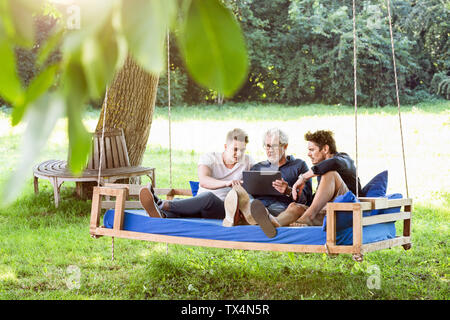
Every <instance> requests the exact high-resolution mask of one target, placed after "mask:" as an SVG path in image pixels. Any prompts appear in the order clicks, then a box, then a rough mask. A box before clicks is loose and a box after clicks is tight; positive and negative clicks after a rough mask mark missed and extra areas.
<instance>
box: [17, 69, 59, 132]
mask: <svg viewBox="0 0 450 320" xmlns="http://www.w3.org/2000/svg"><path fill="white" fill-rule="evenodd" d="M57 70H58V65H52V66H49V67H48V68H47V69H45V70H44V71H42V72H41V73H40V74H39V75H38V76H36V77H35V78H34V79H33V81H31V83H30V85H29V86H28V88H27V89H26V91H25V101H24V103H23V104H20V105H17V106H14V108H13V111H12V125H13V126H15V125H17V124H18V123H19V122H20V121H21V120H22V117H23V115H24V113H25V111H26V109H27V108H28V107H29V104H30V103H31V102H33V101H34V100H36V99H37V98H39V97H40V96H41V95H42V94H43V93H44V92H46V91H47V90H48V89H49V88H50V87H51V86H52V85H53V84H54V80H55V74H56V71H57Z"/></svg>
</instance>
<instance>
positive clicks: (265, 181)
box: [242, 171, 282, 196]
mask: <svg viewBox="0 0 450 320" xmlns="http://www.w3.org/2000/svg"><path fill="white" fill-rule="evenodd" d="M242 175H243V180H244V184H243V185H242V186H243V187H244V189H245V190H246V191H247V192H248V193H249V194H251V195H252V196H280V195H282V193H280V192H278V191H277V190H276V189H275V188H274V187H273V186H272V182H273V181H275V180H281V172H280V171H244V172H243V173H242Z"/></svg>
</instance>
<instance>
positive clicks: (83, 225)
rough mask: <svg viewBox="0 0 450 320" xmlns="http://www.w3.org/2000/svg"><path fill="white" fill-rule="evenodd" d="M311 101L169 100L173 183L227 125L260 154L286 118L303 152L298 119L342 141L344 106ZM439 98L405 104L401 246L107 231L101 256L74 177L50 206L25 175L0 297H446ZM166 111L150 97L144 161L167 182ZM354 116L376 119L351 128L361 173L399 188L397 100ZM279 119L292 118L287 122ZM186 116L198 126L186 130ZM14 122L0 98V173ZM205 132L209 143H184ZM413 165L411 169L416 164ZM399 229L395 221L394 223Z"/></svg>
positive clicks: (3, 258) (349, 145)
mask: <svg viewBox="0 0 450 320" xmlns="http://www.w3.org/2000/svg"><path fill="white" fill-rule="evenodd" d="M315 108H316V107H314V108H313V107H311V106H307V107H305V108H303V107H301V108H300V107H297V108H294V107H286V108H280V107H279V106H278V107H276V106H256V105H255V106H244V105H233V106H224V107H216V106H207V107H189V108H173V109H172V115H173V117H174V119H175V120H174V123H173V129H174V130H173V135H174V138H173V141H172V143H173V146H174V150H173V153H172V158H173V168H172V173H173V186H176V187H182V188H187V187H188V184H187V181H188V180H189V179H196V165H195V164H196V161H197V159H198V156H199V155H200V153H201V152H203V151H205V150H209V148H216V149H219V150H220V148H222V146H223V143H222V141H221V140H217V139H221V137H222V136H223V132H224V131H225V130H226V129H227V128H229V127H232V126H234V125H239V126H242V127H245V128H248V131H249V133H250V139H251V144H249V148H248V149H249V152H250V153H251V154H252V155H253V156H254V157H255V158H257V159H259V158H260V157H261V156H262V153H261V152H260V149H261V146H260V142H259V140H260V137H259V136H258V135H259V134H260V133H261V132H260V131H259V130H262V129H264V128H265V127H267V126H269V125H272V124H275V125H280V124H286V128H287V130H288V131H289V135H290V138H291V142H290V146H289V150H290V151H291V152H292V153H294V154H295V155H296V156H298V157H301V158H304V159H305V160H306V156H305V152H304V150H303V149H302V147H303V145H302V142H301V140H303V133H304V130H306V129H314V128H315V125H316V124H317V123H320V124H325V125H330V126H333V125H334V124H335V123H339V125H335V126H334V127H332V129H333V130H334V131H335V132H336V137H337V139H338V147H340V148H341V149H342V150H345V151H347V152H349V153H352V152H353V143H354V142H353V140H352V136H351V135H350V136H349V138H348V139H346V137H347V135H348V134H351V132H352V128H351V124H352V120H353V113H352V110H350V109H351V108H348V110H347V109H345V110H344V111H338V108H337V107H333V106H331V107H326V106H320V107H319V108H317V109H320V112H317V113H315V111H314V110H315ZM223 110H225V111H226V112H225V114H224V115H223V114H222V112H221V111H223ZM236 110H238V113H237V114H238V116H236V117H235V116H234V115H235V114H236V112H234V111H236ZM449 110H450V103H449V102H445V101H444V102H442V101H439V102H437V103H435V102H432V103H428V104H422V105H418V106H416V107H415V108H413V107H405V112H404V117H403V119H404V121H405V123H404V125H405V131H406V133H407V135H406V138H407V139H408V140H407V145H406V146H407V148H406V151H407V154H408V158H407V159H408V165H409V167H408V168H409V176H408V178H409V189H410V190H409V191H410V194H411V196H412V197H413V199H414V212H413V223H412V236H413V248H412V249H411V250H408V251H405V250H403V249H402V248H401V247H400V248H393V249H391V250H382V251H377V252H373V253H369V254H367V255H366V256H365V259H364V261H363V262H362V263H357V262H354V261H353V260H352V259H351V257H350V255H340V256H338V257H336V258H330V257H327V256H326V255H323V254H292V253H278V252H257V251H242V250H229V249H214V248H202V247H191V246H181V245H168V246H167V247H166V244H162V243H149V242H144V241H137V240H127V239H115V243H114V245H115V260H114V261H111V239H110V238H107V237H103V238H100V239H92V238H91V237H90V236H89V230H88V229H89V218H90V201H81V200H78V199H76V197H75V195H74V184H73V183H67V184H64V185H63V187H62V201H61V204H60V207H59V208H58V209H55V208H54V206H53V200H52V199H53V193H52V189H51V186H50V184H49V183H48V182H46V181H43V182H41V185H40V186H41V187H40V189H41V192H40V194H39V195H34V193H33V186H32V180H31V179H30V180H29V181H28V183H27V185H26V187H25V189H24V190H23V192H22V194H21V195H20V197H19V198H18V199H17V200H16V201H15V202H14V203H13V204H11V205H10V206H8V207H6V208H5V207H0V299H296V300H297V299H364V300H365V299H444V300H447V299H449V297H450V292H449V283H448V281H449V271H450V268H449V265H450V264H449V263H450V261H449V249H448V247H449V246H448V239H449V217H450V210H449V206H450V192H449V190H450V188H449V182H448V181H449V178H450V177H449V171H448V163H449V160H450V154H449V151H448V148H447V147H445V148H442V145H441V144H440V143H443V142H444V140H445V139H447V144H448V137H449V124H450V121H449V120H450V117H449V116H450V114H449ZM166 111H167V109H159V108H158V109H157V113H156V116H155V119H154V123H153V125H152V131H151V137H150V140H149V144H148V148H147V151H146V154H145V157H144V163H143V164H144V165H146V166H154V167H155V168H156V174H157V185H158V186H160V187H167V186H168V185H169V166H168V158H169V151H168V149H167V145H166V140H165V139H166V138H164V136H165V135H166V134H167V131H166V123H167V118H165V117H164V113H165V112H166ZM227 112H228V113H227ZM98 115H99V112H98V111H96V110H90V111H89V112H88V113H87V114H86V118H85V120H86V125H87V126H88V127H89V128H93V127H94V126H95V122H96V119H97V117H98ZM364 117H366V119H365V118H364ZM361 118H362V120H361V125H364V124H365V121H367V122H368V123H370V126H365V127H361V131H362V132H364V131H367V130H371V129H373V128H384V129H385V130H384V131H383V130H379V131H377V133H376V135H371V136H365V135H364V134H363V133H361V139H362V141H360V143H361V148H360V152H361V155H360V157H361V158H360V166H361V172H360V174H361V179H362V181H363V183H364V182H367V180H368V179H369V178H370V177H371V176H372V175H373V173H376V172H377V171H379V170H380V169H382V168H388V169H389V170H390V171H389V174H390V177H389V178H390V180H389V185H390V188H391V190H390V191H397V190H400V192H403V188H404V186H403V179H402V174H401V173H402V170H400V169H401V155H399V153H398V148H399V146H398V143H396V145H395V146H390V145H389V144H387V143H386V140H389V141H390V140H392V136H396V135H398V132H396V131H395V128H394V127H393V129H389V128H390V127H389V126H388V124H390V123H391V122H392V123H395V121H396V108H394V107H390V108H387V109H386V108H385V109H378V110H375V109H373V110H372V109H367V110H364V111H363V112H361ZM288 119H289V120H292V119H298V120H296V121H294V123H291V122H289V121H288ZM212 120H214V121H212ZM212 122H214V123H212ZM297 122H298V123H297ZM311 123H312V124H311ZM193 124H196V125H200V126H201V127H202V128H204V130H205V131H202V130H199V131H195V130H194V129H195V128H193V127H192V125H193ZM299 124H300V125H299ZM349 127H350V128H349ZM65 130H66V123H65V121H63V120H62V121H61V122H59V123H58V125H57V128H56V129H55V131H54V133H53V135H52V137H51V142H50V143H49V145H48V146H47V147H46V149H45V150H43V152H42V154H41V156H40V158H39V159H38V160H37V161H41V160H45V159H48V158H58V159H65V157H66V152H67V146H66V144H67V141H66V133H65ZM208 130H209V131H208ZM297 130H298V131H299V132H298V136H296V133H297ZM415 131H416V132H415ZM21 132H23V127H17V128H11V127H10V125H9V113H8V111H7V110H5V109H2V110H1V111H0V183H2V182H4V181H5V180H6V177H7V175H8V173H9V172H10V171H11V169H12V168H14V164H15V162H16V161H17V159H18V158H19V157H20V134H21ZM183 132H184V133H185V132H190V136H189V137H188V138H186V137H185V136H186V134H184V135H183ZM205 132H208V135H206V134H205ZM197 135H200V137H197ZM209 136H211V137H209ZM203 138H204V139H211V140H212V141H213V143H212V144H207V145H203V144H201V143H199V144H195V143H194V144H191V143H190V142H192V141H191V140H198V141H201V140H202V139H203ZM366 139H367V140H366ZM214 140H215V141H214ZM347 140H348V141H347ZM369 142H370V143H369ZM425 142H426V143H425ZM366 144H370V148H369V147H367V148H366V146H365V145H366ZM387 145H388V146H387ZM439 146H441V148H439ZM394 151H395V152H396V153H395V154H394ZM415 161H419V163H418V164H416V163H415ZM308 163H309V162H308ZM424 164H425V165H424ZM418 167H420V168H421V170H420V171H419V170H416V168H418ZM398 168H400V169H398ZM393 171H394V172H393ZM395 171H400V173H396V172H395ZM428 180H431V181H428ZM144 182H146V181H144ZM397 232H398V233H401V232H402V225H401V224H400V223H398V224H397ZM167 249H168V250H167ZM166 250H167V252H166ZM69 266H76V267H77V268H78V270H79V271H80V273H79V275H80V276H79V282H77V274H76V273H71V272H70V269H68V268H69ZM374 267H378V270H379V271H380V288H379V289H376V288H372V289H370V288H369V287H368V285H367V281H370V277H371V275H372V272H373V271H372V270H373V268H374ZM70 280H74V281H75V282H74V283H75V284H78V283H79V288H78V286H75V288H72V289H69V287H71V286H70V283H69V285H68V281H69V282H70Z"/></svg>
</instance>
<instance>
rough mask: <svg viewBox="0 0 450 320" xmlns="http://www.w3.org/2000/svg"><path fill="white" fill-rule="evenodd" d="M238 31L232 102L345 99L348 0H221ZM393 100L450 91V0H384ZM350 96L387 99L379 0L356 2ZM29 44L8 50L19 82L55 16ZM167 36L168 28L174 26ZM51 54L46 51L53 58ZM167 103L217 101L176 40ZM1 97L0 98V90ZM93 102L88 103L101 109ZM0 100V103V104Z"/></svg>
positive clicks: (162, 98) (379, 102)
mask: <svg viewBox="0 0 450 320" xmlns="http://www.w3.org/2000/svg"><path fill="white" fill-rule="evenodd" d="M223 2H224V4H225V5H226V6H227V7H229V8H230V9H231V10H232V11H233V12H234V14H235V16H236V17H237V19H238V21H239V22H240V24H241V27H242V29H243V32H244V36H245V39H246V43H247V50H248V55H249V59H250V69H249V74H248V78H247V80H246V81H245V82H244V84H243V86H242V87H241V89H240V90H239V91H238V92H237V94H235V96H234V97H232V98H230V99H227V101H232V102H259V103H264V102H267V103H280V104H291V105H301V104H304V103H324V104H352V103H353V71H352V70H353V69H352V68H353V66H352V54H353V51H352V50H353V44H352V41H353V38H352V37H353V35H352V9H351V8H352V1H351V0H339V1H336V0H334V1H333V0H320V1H319V0H271V1H267V0H223ZM391 5H392V10H391V12H392V14H393V27H394V37H395V39H394V40H395V49H396V58H397V67H398V73H399V85H400V94H401V102H402V103H416V102H420V101H423V100H427V99H430V98H432V97H442V98H447V99H448V97H449V94H450V88H449V87H450V86H449V85H448V83H449V81H450V78H449V77H450V45H449V41H448V37H449V34H450V25H449V21H450V3H449V2H448V1H445V0H393V1H391ZM357 15H358V16H357V30H358V42H357V46H358V88H359V102H360V103H361V104H364V105H367V106H384V105H388V104H391V105H392V104H395V101H394V99H395V91H394V90H395V86H394V81H393V69H392V56H391V48H390V38H389V27H388V21H387V8H386V1H384V0H366V1H358V5H357ZM34 23H35V24H36V26H37V30H38V32H37V37H36V45H35V46H34V47H33V48H32V49H31V50H26V49H21V48H18V49H16V55H17V57H18V58H17V61H18V63H19V65H18V70H19V76H20V78H21V81H22V83H23V84H24V85H25V86H26V85H28V84H29V83H30V81H31V79H32V78H33V77H34V76H35V75H36V74H37V73H38V72H39V70H38V69H39V68H38V67H37V64H36V63H35V61H36V51H37V49H38V48H39V44H40V42H42V41H43V40H45V39H46V38H47V37H48V35H49V34H51V31H52V28H53V27H54V25H55V23H56V18H55V17H54V16H52V15H45V16H37V17H35V21H34ZM173 33H174V36H176V33H177V30H174V31H173ZM59 58H60V54H59V52H58V51H55V52H54V53H53V54H52V55H51V56H50V57H49V60H50V61H49V63H51V61H52V60H55V59H59ZM170 61H171V65H170V71H171V76H170V78H171V93H172V96H171V99H172V100H171V101H172V105H184V104H186V105H193V104H203V103H204V104H211V103H216V102H217V101H218V100H220V99H218V98H219V97H218V93H217V92H215V91H213V90H209V89H206V88H204V87H202V86H201V85H199V84H197V83H196V82H195V81H194V80H193V79H192V78H191V76H190V75H189V74H188V72H187V71H186V67H185V66H184V63H183V59H182V56H181V54H180V50H179V48H178V46H177V43H176V42H175V41H172V43H171V47H170ZM0 99H1V97H0ZM101 101H102V99H99V100H98V101H92V102H91V104H93V105H94V106H95V107H100V106H101ZM1 102H2V101H0V104H1ZM156 105H157V106H165V105H167V77H166V76H162V77H160V80H159V87H158V93H157V98H156Z"/></svg>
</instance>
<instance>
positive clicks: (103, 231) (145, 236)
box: [95, 228, 326, 253]
mask: <svg viewBox="0 0 450 320" xmlns="http://www.w3.org/2000/svg"><path fill="white" fill-rule="evenodd" d="M95 233H96V235H103V236H111V237H117V238H127V239H135V240H145V241H153V242H163V243H173V244H182V245H191V246H202V247H213V248H225V249H240V250H262V251H287V252H318V253H325V252H326V249H325V247H324V246H323V245H293V244H276V243H258V242H240V241H224V240H211V239H198V238H188V237H176V236H167V235H159V234H151V233H140V232H133V231H124V230H120V231H116V230H113V229H107V228H97V230H96V232H95Z"/></svg>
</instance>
